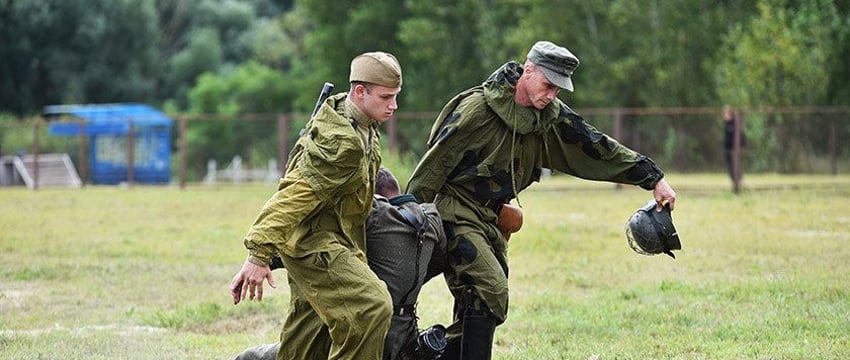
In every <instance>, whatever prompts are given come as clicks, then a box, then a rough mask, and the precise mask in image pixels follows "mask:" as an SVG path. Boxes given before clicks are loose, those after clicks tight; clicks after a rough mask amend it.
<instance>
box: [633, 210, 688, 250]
mask: <svg viewBox="0 0 850 360" xmlns="http://www.w3.org/2000/svg"><path fill="white" fill-rule="evenodd" d="M655 206H656V205H655V200H650V201H649V202H648V203H647V204H646V205H645V206H643V207H641V208H640V209H638V210H637V211H636V212H635V213H634V215H632V217H631V218H629V222H628V223H626V238H628V240H629V246H630V247H631V248H632V250H634V251H635V252H636V253H638V254H641V255H657V254H661V253H665V254H667V255H670V257H672V258H674V259H675V258H676V256H675V255H673V251H672V250H681V249H682V244H681V243H680V242H679V234H678V233H676V228H675V227H673V218H672V217H671V216H670V207H669V205H667V204H665V205H664V208H663V209H662V210H661V211H656V210H655Z"/></svg>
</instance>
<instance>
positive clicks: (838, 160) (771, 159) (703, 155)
mask: <svg viewBox="0 0 850 360" xmlns="http://www.w3.org/2000/svg"><path fill="white" fill-rule="evenodd" d="M576 110H577V111H578V112H579V113H580V114H581V115H582V116H583V117H584V118H585V120H587V121H588V122H589V123H590V124H592V125H593V126H595V127H596V128H598V129H599V130H600V131H602V132H605V133H606V134H609V135H610V136H612V137H613V138H615V139H617V140H618V141H619V142H621V143H623V144H624V145H626V146H628V147H630V148H632V149H635V150H637V151H639V152H641V153H643V154H646V155H648V156H650V157H652V158H653V159H654V160H655V161H656V162H657V163H659V164H660V165H661V166H662V167H663V168H664V169H665V170H666V171H672V172H681V173H697V172H726V171H728V170H727V164H726V159H725V153H724V152H725V149H724V147H723V124H722V121H721V110H722V109H721V108H719V107H717V108H592V109H576ZM735 110H736V114H737V118H738V120H739V121H740V123H741V127H740V128H741V129H742V132H743V135H744V138H745V143H744V146H743V147H741V148H740V151H738V152H737V154H738V156H736V157H735V159H736V161H737V162H738V164H739V169H741V170H740V171H743V172H779V173H802V174H838V173H846V172H848V171H850V161H848V156H847V155H848V154H850V142H848V141H847V139H848V138H850V107H788V108H758V109H755V108H753V109H735ZM436 114H437V113H436V112H400V113H398V114H397V116H396V117H395V118H394V119H393V120H391V121H389V122H388V123H386V124H384V125H382V127H381V130H382V133H383V135H382V142H383V144H384V146H383V148H384V150H385V151H393V152H400V153H407V154H410V156H412V157H413V158H418V157H419V156H421V154H423V153H424V151H425V142H426V140H427V137H428V135H429V132H430V129H431V126H432V122H433V119H434V118H435V116H436ZM170 116H171V118H172V119H174V120H175V121H176V123H175V124H176V126H175V127H174V130H173V133H172V139H173V141H172V142H171V143H172V144H173V145H172V156H171V163H172V166H171V169H172V170H171V172H172V179H171V182H172V183H173V182H177V183H179V184H180V186H181V187H182V186H185V185H186V183H187V182H195V181H197V182H201V181H202V179H203V178H204V177H205V175H206V174H205V173H204V172H205V171H207V168H208V166H207V164H208V162H209V160H210V159H212V158H215V157H218V159H216V160H218V161H219V162H220V163H222V164H226V161H229V160H227V159H231V158H233V157H234V156H236V155H238V156H240V157H241V158H242V159H244V161H243V166H246V165H247V167H250V165H251V164H255V165H257V166H262V167H264V168H267V167H268V165H269V161H270V160H271V159H274V161H276V162H277V169H279V171H283V169H285V162H286V159H287V157H288V152H289V149H290V147H291V145H292V143H293V141H294V140H295V139H296V138H297V136H298V130H299V128H300V127H301V126H303V124H304V123H305V122H306V120H307V117H308V116H309V115H306V114H250V115H233V116H220V115H187V114H172V115H170ZM45 123H46V120H45V119H41V118H33V119H21V120H18V121H14V122H9V121H6V122H4V123H0V155H2V156H13V155H14V154H16V153H21V152H26V153H29V154H33V155H36V158H37V155H38V154H39V153H46V152H64V153H68V154H69V155H70V156H71V158H72V160H73V162H74V164H75V166H76V167H77V171H78V173H79V174H80V177H81V179H82V180H83V182H84V183H86V182H87V181H88V180H89V179H88V175H87V174H88V171H87V168H88V167H89V165H90V164H88V163H87V161H88V160H87V155H86V154H87V147H88V146H89V144H88V142H87V139H86V138H85V136H84V135H83V134H82V133H81V134H80V136H79V137H78V138H71V139H65V140H57V139H52V137H50V136H49V135H47V133H46V131H45V128H46V126H45ZM201 130H203V131H201ZM204 131H205V132H204ZM129 136H130V138H129V139H128V140H127V142H126V143H127V144H133V143H134V141H133V135H132V134H130V135H129ZM201 138H207V139H206V140H205V142H202V141H200V140H199V139H201ZM129 146H132V145H129ZM216 149H230V151H229V152H228V153H226V154H221V153H218V154H214V153H215V152H216ZM126 156H128V157H129V159H128V161H129V162H130V164H132V162H133V149H132V148H128V151H127V155H126ZM132 168H133V166H129V167H128V169H129V170H128V171H130V172H132V171H133V170H132ZM132 179H133V176H132V173H131V174H130V177H129V181H128V182H129V183H130V184H132V182H133V180H132Z"/></svg>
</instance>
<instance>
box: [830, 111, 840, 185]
mask: <svg viewBox="0 0 850 360" xmlns="http://www.w3.org/2000/svg"><path fill="white" fill-rule="evenodd" d="M829 155H830V163H829V165H830V167H831V168H832V169H831V170H832V175H838V134H837V133H836V130H835V120H833V121H830V122H829Z"/></svg>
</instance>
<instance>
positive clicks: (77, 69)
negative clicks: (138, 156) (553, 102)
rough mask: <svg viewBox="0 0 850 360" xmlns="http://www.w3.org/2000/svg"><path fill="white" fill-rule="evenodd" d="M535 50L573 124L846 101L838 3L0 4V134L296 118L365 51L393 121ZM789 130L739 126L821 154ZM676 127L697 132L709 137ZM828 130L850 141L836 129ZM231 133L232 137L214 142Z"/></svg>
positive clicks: (56, 0)
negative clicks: (65, 107)
mask: <svg viewBox="0 0 850 360" xmlns="http://www.w3.org/2000/svg"><path fill="white" fill-rule="evenodd" d="M537 40H550V41H553V42H555V43H557V44H560V45H563V46H566V47H567V48H569V49H570V50H571V51H572V52H573V53H574V54H576V55H577V56H578V57H579V59H580V60H581V65H580V66H579V68H578V70H577V72H576V74H575V76H574V83H575V89H576V90H575V92H572V93H567V92H564V93H562V94H561V98H562V99H564V100H565V101H566V102H567V103H568V104H570V105H571V106H573V107H574V108H575V109H576V110H578V111H579V113H581V109H582V108H600V107H706V106H709V107H711V106H716V107H720V106H722V105H723V104H729V105H732V106H733V107H771V106H822V105H831V106H835V105H850V85H848V83H850V82H848V80H850V3H848V2H846V1H840V0H834V1H830V0H758V1H748V0H714V1H702V0H677V1H661V0H642V1H630V0H581V1H578V0H546V1H541V0H463V1H456V0H433V1H398V0H368V1H365V0H359V1H354V0H353V1H325V0H28V1H13V0H0V44H2V46H0V113H5V114H6V115H5V116H0V119H2V120H0V121H4V122H14V121H19V120H17V119H20V118H24V117H28V116H34V115H37V114H38V113H39V112H40V111H41V109H42V107H43V106H45V105H49V104H69V103H108V102H144V103H150V104H153V105H155V106H158V107H160V108H162V109H163V110H164V111H166V112H168V113H172V114H220V115H234V116H236V115H239V114H248V113H293V112H300V113H308V112H309V111H310V110H311V108H312V106H313V105H314V104H315V99H316V95H317V93H318V90H319V89H320V87H321V84H322V83H324V82H326V81H330V82H333V83H334V84H337V90H341V91H342V90H346V89H347V75H348V66H349V62H350V59H351V58H352V57H353V56H355V55H357V54H359V53H362V52H365V51H372V50H384V51H389V52H391V53H393V54H395V55H396V56H397V57H398V58H399V60H400V62H401V64H402V67H403V71H404V77H405V86H404V89H403V91H402V95H401V99H400V102H401V103H400V110H401V111H438V110H439V108H440V107H441V106H442V105H443V104H444V103H445V102H446V101H447V100H448V99H449V98H451V97H452V96H453V95H454V94H455V93H457V92H459V91H461V90H463V89H466V88H468V87H471V86H474V85H476V84H478V83H480V82H481V81H483V80H484V79H485V78H486V77H487V76H488V75H489V74H490V73H491V72H492V71H493V70H494V69H495V68H496V67H498V66H499V65H501V64H502V63H504V62H506V61H508V60H518V61H522V60H524V59H525V53H526V52H527V51H528V49H529V48H530V47H531V45H532V44H533V43H534V42H535V41H537ZM718 116H719V114H718ZM800 120H802V119H795V118H794V117H793V115H792V116H767V117H760V118H758V119H753V121H751V122H748V124H747V126H748V127H750V128H752V129H753V131H754V132H756V133H762V132H765V131H767V130H766V129H770V128H771V127H772V126H775V125H777V124H783V126H785V127H791V128H790V129H789V130H786V132H787V133H788V134H793V135H794V137H795V138H797V137H801V138H802V140H801V143H803V144H802V145H800V146H806V145H805V144H807V143H817V141H818V140H817V137H818V136H821V135H822V134H820V133H818V132H817V130H816V129H812V127H811V126H806V124H805V121H800ZM680 123H681V122H679V123H674V122H667V120H664V119H662V120H659V121H656V122H653V123H651V124H636V125H635V126H637V127H646V129H645V130H643V131H647V132H648V131H650V130H648V129H650V128H656V127H658V126H661V127H668V126H682V125H676V124H680ZM687 126H688V127H689V128H688V129H684V131H689V132H690V133H692V134H693V135H692V136H697V137H698V136H700V134H701V133H705V132H704V131H701V129H700V127H714V126H717V124H716V123H714V124H701V123H699V124H698V123H694V122H689V123H687ZM399 127H400V128H399V133H400V134H403V135H404V138H403V139H402V140H401V141H400V142H401V146H402V148H403V149H406V150H409V151H412V152H413V153H421V151H423V149H422V144H421V143H423V142H424V138H425V137H426V136H427V133H428V130H429V129H428V126H423V124H422V123H421V122H409V123H404V122H401V123H400V124H399ZM682 130H683V129H674V131H667V132H665V133H664V134H663V136H664V137H673V136H677V134H680V133H681V132H682ZM839 130H840V131H841V133H842V134H845V135H846V134H848V133H850V128H848V125H847V124H846V123H843V124H841V127H840V129H839ZM0 131H4V130H2V129H0ZM192 131H195V132H196V134H195V135H193V136H191V137H190V138H191V139H192V141H195V142H197V144H196V145H197V146H200V147H201V148H206V149H208V150H206V151H210V152H218V153H216V154H211V157H222V156H224V155H223V154H231V156H232V154H236V153H240V152H245V151H252V150H250V148H251V147H252V146H253V145H252V144H253V143H256V144H258V145H257V146H264V145H262V144H269V143H273V141H272V140H270V137H273V136H275V135H276V134H275V132H274V131H268V129H266V128H265V127H263V126H241V127H237V128H229V127H222V126H221V125H214V124H202V125H197V126H193V130H192ZM777 136H779V135H777ZM231 137H232V138H234V139H241V140H240V141H232V143H234V145H230V147H232V148H228V149H221V148H216V146H215V145H214V143H215V142H218V141H220V140H222V139H227V138H231ZM807 137H808V138H807ZM408 138H413V139H417V140H407V141H406V140H405V139H408ZM245 139H251V140H245ZM781 140H782V139H779V142H780V143H781ZM244 141H247V143H246V142H244ZM664 141H666V140H663V139H662V142H664ZM203 144H206V145H205V146H202V145H203ZM265 146H268V145H265ZM0 149H3V148H2V145H0ZM215 149H217V150H215ZM246 149H249V150H246ZM253 151H254V152H255V153H256V150H253ZM259 153H264V152H263V151H260V152H259ZM242 155H243V157H248V160H249V161H251V162H255V163H258V164H262V163H265V161H266V159H251V154H250V153H249V154H245V153H243V154H242ZM218 160H222V161H223V160H225V159H223V158H221V159H218Z"/></svg>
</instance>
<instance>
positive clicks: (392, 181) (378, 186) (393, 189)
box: [375, 166, 401, 197]
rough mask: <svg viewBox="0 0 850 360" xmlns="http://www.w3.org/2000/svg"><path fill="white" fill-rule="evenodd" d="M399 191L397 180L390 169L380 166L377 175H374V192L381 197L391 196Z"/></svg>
mask: <svg viewBox="0 0 850 360" xmlns="http://www.w3.org/2000/svg"><path fill="white" fill-rule="evenodd" d="M400 192H401V189H400V188H399V185H398V180H396V178H395V176H394V175H393V173H392V172H390V169H387V168H385V167H383V166H381V168H380V169H378V176H376V177H375V193H376V194H378V195H381V196H383V197H392V196H394V195H396V194H398V193H400Z"/></svg>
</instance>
